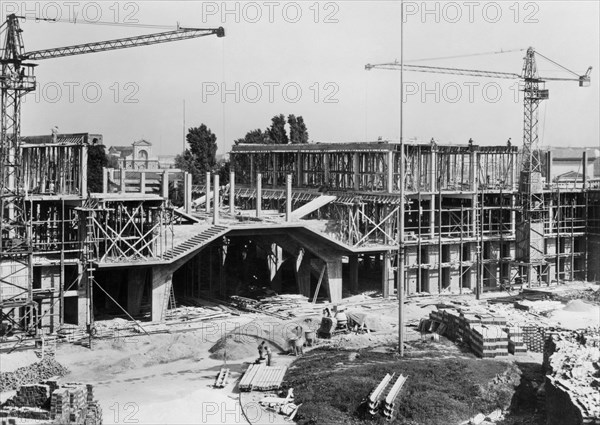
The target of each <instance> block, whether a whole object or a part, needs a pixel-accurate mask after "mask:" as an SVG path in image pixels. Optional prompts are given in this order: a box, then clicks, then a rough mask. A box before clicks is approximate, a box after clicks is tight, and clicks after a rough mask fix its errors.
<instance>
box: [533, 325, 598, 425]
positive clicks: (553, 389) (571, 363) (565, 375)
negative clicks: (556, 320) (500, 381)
mask: <svg viewBox="0 0 600 425" xmlns="http://www.w3.org/2000/svg"><path fill="white" fill-rule="evenodd" d="M544 367H545V369H546V371H547V376H546V408H547V411H548V418H551V417H552V416H556V415H552V412H554V411H555V410H556V411H557V413H560V414H561V416H560V417H561V419H562V420H565V422H563V423H571V422H567V421H566V417H565V415H569V416H572V417H573V418H574V421H577V423H584V424H600V392H598V388H600V328H595V329H588V330H585V331H580V332H557V333H554V334H552V335H550V336H549V338H548V340H547V342H546V347H545V350H544ZM572 423H575V422H572Z"/></svg>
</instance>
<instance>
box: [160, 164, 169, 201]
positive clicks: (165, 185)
mask: <svg viewBox="0 0 600 425" xmlns="http://www.w3.org/2000/svg"><path fill="white" fill-rule="evenodd" d="M161 191H162V197H163V198H165V199H167V198H169V171H168V170H165V171H163V174H162V185H161Z"/></svg>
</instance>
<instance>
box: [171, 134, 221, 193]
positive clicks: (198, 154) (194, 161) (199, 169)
mask: <svg viewBox="0 0 600 425" xmlns="http://www.w3.org/2000/svg"><path fill="white" fill-rule="evenodd" d="M186 140H187V142H188V145H189V149H186V150H185V151H184V152H183V153H182V154H180V155H177V156H176V157H175V166H176V167H177V168H180V169H182V170H184V171H187V172H189V173H191V174H192V182H193V183H194V184H200V181H201V179H202V178H203V175H204V173H205V172H207V171H213V169H214V167H215V165H216V163H217V136H216V135H215V134H213V132H212V131H211V130H210V129H209V128H208V127H206V125H204V124H202V125H200V127H193V128H190V129H189V130H188V134H187V136H186Z"/></svg>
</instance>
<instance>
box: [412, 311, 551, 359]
mask: <svg viewBox="0 0 600 425" xmlns="http://www.w3.org/2000/svg"><path fill="white" fill-rule="evenodd" d="M536 329H537V328H536ZM418 330H419V331H420V332H435V333H437V334H439V335H444V336H446V337H447V338H448V339H450V340H452V341H456V340H459V341H462V342H463V343H465V344H468V345H469V347H470V348H471V350H472V351H473V352H474V353H475V354H476V355H477V356H479V357H485V358H495V357H502V356H507V355H508V354H509V353H510V354H515V355H518V354H521V353H526V352H527V349H531V350H532V351H537V348H536V347H537V339H536V340H535V341H536V343H535V344H533V343H532V344H531V348H530V345H528V343H527V341H528V339H527V337H525V335H524V331H525V330H524V328H520V327H518V326H514V325H509V324H508V322H507V319H506V317H504V316H500V315H497V314H492V313H489V312H487V313H483V312H479V313H474V312H470V311H468V310H461V309H456V308H447V307H445V308H440V309H438V310H437V311H432V312H431V313H430V314H429V319H421V322H420V323H419V326H418ZM528 335H529V333H528ZM536 335H537V334H536ZM539 351H541V347H540V350H539Z"/></svg>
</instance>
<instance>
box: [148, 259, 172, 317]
mask: <svg viewBox="0 0 600 425" xmlns="http://www.w3.org/2000/svg"><path fill="white" fill-rule="evenodd" d="M172 285H173V273H172V272H170V270H169V269H168V268H167V267H165V266H155V267H153V268H152V313H151V320H152V321H153V322H158V321H161V322H162V321H163V320H165V312H166V310H167V306H168V301H169V295H170V293H171V286H172Z"/></svg>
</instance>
